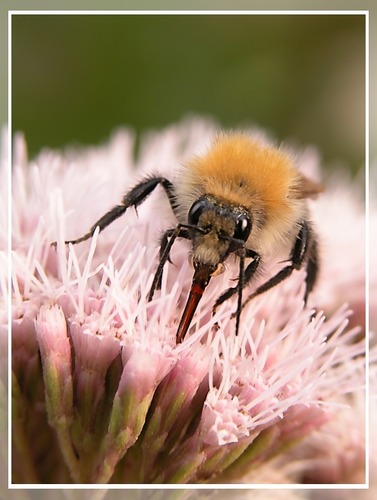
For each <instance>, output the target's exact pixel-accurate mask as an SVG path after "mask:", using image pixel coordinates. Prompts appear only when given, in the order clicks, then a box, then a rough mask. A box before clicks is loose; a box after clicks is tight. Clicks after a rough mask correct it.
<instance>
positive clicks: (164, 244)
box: [148, 224, 190, 300]
mask: <svg viewBox="0 0 377 500" xmlns="http://www.w3.org/2000/svg"><path fill="white" fill-rule="evenodd" d="M169 238H170V239H169ZM177 238H186V239H190V235H189V233H188V232H187V229H186V227H185V226H184V225H182V224H178V226H177V227H176V228H174V229H168V230H167V231H165V233H164V235H163V236H162V238H161V247H160V262H159V264H158V267H157V269H156V273H155V275H154V278H153V282H152V286H151V289H150V291H149V295H148V300H152V298H153V294H154V292H155V290H159V289H160V288H161V280H162V272H163V270H164V265H165V264H166V261H167V260H168V261H169V262H171V260H170V250H171V247H172V246H173V243H174V242H175V240H176V239H177Z"/></svg>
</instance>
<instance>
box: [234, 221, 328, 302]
mask: <svg viewBox="0 0 377 500" xmlns="http://www.w3.org/2000/svg"><path fill="white" fill-rule="evenodd" d="M313 241H314V240H313ZM313 241H312V240H311V233H310V229H309V226H308V223H307V222H306V221H303V222H302V223H301V229H300V231H299V233H298V235H297V238H296V240H295V243H294V245H293V248H292V251H291V254H290V256H289V260H290V261H291V264H289V265H288V266H285V267H283V269H281V270H280V271H279V272H278V273H277V274H275V275H274V276H272V278H270V279H269V280H268V281H266V282H265V283H263V284H262V285H261V286H259V287H258V288H257V289H256V290H255V292H253V293H252V294H251V295H250V296H249V297H248V298H247V299H246V301H245V302H244V303H243V304H242V308H244V307H245V306H246V304H248V303H249V302H250V301H251V300H252V299H253V298H254V297H256V296H258V295H261V294H262V293H264V292H267V290H270V289H271V288H273V287H274V286H276V285H278V284H279V283H281V282H282V281H284V280H285V279H287V278H288V277H289V276H290V275H291V274H292V273H293V271H294V270H299V269H301V268H302V266H303V263H304V261H305V259H306V257H307V256H308V252H309V251H310V252H309V254H310V253H311V252H312V251H313V245H314V244H313ZM314 255H316V254H314ZM309 256H310V255H309ZM307 265H308V267H310V278H309V279H308V277H307V281H306V293H305V300H306V298H307V294H308V293H309V292H310V290H311V289H309V287H310V286H311V287H313V285H314V281H315V277H316V272H317V267H318V266H317V263H316V257H314V258H309V259H308V264H307Z"/></svg>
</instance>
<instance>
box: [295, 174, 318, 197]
mask: <svg viewBox="0 0 377 500" xmlns="http://www.w3.org/2000/svg"><path fill="white" fill-rule="evenodd" d="M324 190H325V187H324V185H323V184H321V183H320V182H317V181H313V180H312V179H309V178H308V177H306V176H305V175H303V174H302V173H301V172H300V173H299V174H298V183H297V186H296V188H295V189H294V190H293V191H292V195H291V198H294V199H296V200H301V199H303V198H316V197H317V196H318V195H319V194H320V193H322V192H323V191H324Z"/></svg>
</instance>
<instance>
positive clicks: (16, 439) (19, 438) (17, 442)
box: [12, 373, 40, 484]
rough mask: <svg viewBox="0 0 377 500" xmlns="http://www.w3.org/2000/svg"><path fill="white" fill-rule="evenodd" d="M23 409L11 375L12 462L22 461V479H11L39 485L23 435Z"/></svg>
mask: <svg viewBox="0 0 377 500" xmlns="http://www.w3.org/2000/svg"><path fill="white" fill-rule="evenodd" d="M25 413H26V410H25V407H24V401H23V398H22V395H21V390H20V386H19V385H18V382H17V378H16V376H15V375H14V374H13V373H12V438H13V440H12V444H13V460H15V459H16V457H18V458H19V460H20V461H22V477H18V478H16V477H13V482H22V483H30V484H33V483H39V482H40V480H39V478H38V474H37V471H36V470H35V464H34V459H33V456H32V453H31V444H30V442H29V440H28V438H27V437H26V433H25Z"/></svg>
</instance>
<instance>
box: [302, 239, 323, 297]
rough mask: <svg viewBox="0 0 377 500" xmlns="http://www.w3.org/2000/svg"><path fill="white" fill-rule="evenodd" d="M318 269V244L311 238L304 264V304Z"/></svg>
mask: <svg viewBox="0 0 377 500" xmlns="http://www.w3.org/2000/svg"><path fill="white" fill-rule="evenodd" d="M318 271H319V258H318V244H317V241H316V240H315V239H314V238H313V239H312V241H311V245H310V249H309V250H308V261H307V264H306V279H305V283H306V289H305V295H304V300H305V304H306V302H307V300H308V296H309V293H310V292H311V291H312V290H313V288H314V285H315V283H316V281H317V278H318Z"/></svg>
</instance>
